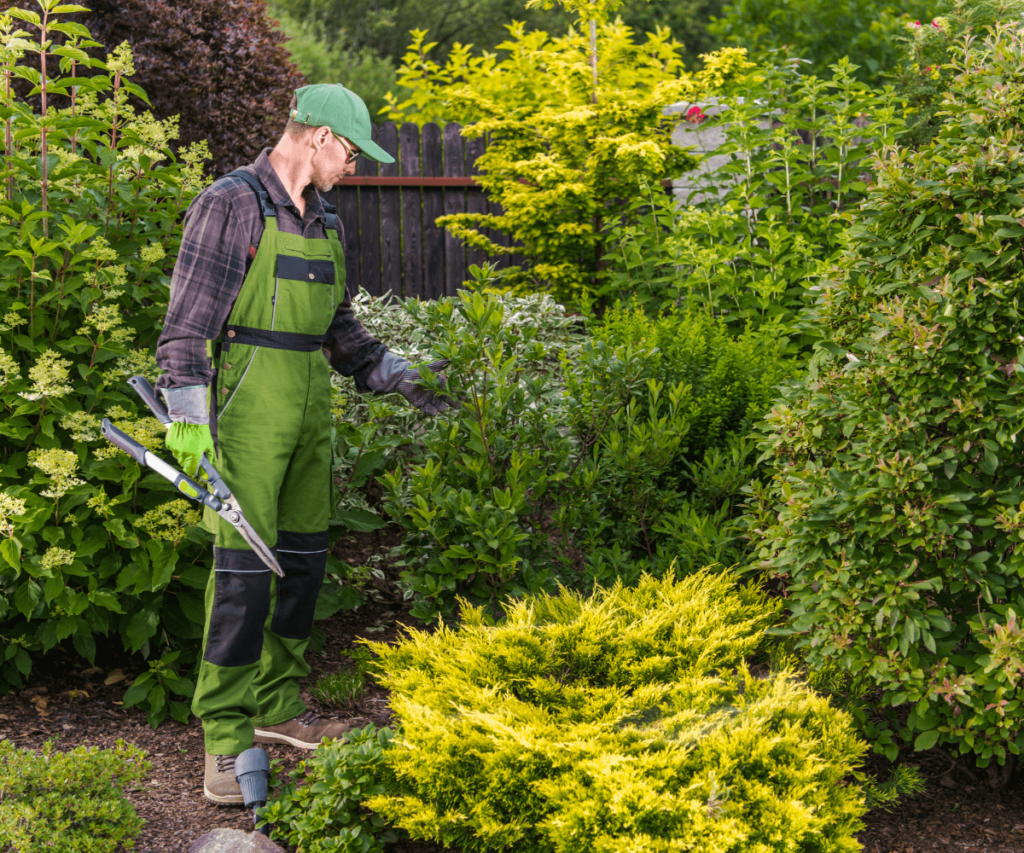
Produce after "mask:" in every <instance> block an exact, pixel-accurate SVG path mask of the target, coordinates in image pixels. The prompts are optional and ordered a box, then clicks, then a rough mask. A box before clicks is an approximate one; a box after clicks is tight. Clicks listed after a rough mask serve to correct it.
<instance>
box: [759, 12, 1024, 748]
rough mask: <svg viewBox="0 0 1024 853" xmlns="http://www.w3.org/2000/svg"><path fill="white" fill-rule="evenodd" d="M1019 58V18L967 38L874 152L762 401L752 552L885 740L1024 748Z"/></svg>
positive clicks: (817, 663)
mask: <svg viewBox="0 0 1024 853" xmlns="http://www.w3.org/2000/svg"><path fill="white" fill-rule="evenodd" d="M1022 73H1024V33H1022V32H1021V30H1019V29H1018V28H1016V27H1013V28H1008V27H1002V28H1000V29H998V30H997V34H996V35H994V36H993V37H991V38H989V39H986V40H985V42H984V43H981V42H970V41H964V42H963V43H962V45H961V51H960V53H959V56H958V57H957V58H956V59H955V61H954V77H953V84H952V88H951V89H950V91H949V92H948V93H947V94H946V96H945V98H944V100H943V104H942V108H943V110H944V111H946V112H947V114H948V117H947V120H946V123H945V125H944V127H943V129H942V130H941V131H940V132H939V134H938V136H937V137H936V138H935V139H934V140H933V141H932V142H931V143H930V144H929V145H927V146H926V147H924V148H923V149H922V150H921V151H920V152H916V153H915V152H914V151H911V150H908V149H906V148H903V147H900V146H890V147H886V148H883V149H882V150H881V151H879V152H878V154H877V161H876V164H875V169H876V175H877V179H878V183H877V185H876V186H874V187H873V188H872V189H871V191H870V194H869V197H868V200H867V201H866V202H865V204H864V206H863V208H862V209H861V210H860V211H859V212H858V213H857V215H856V218H855V224H854V226H853V227H852V228H851V229H850V246H849V249H848V251H847V252H846V253H845V254H844V257H843V259H842V260H841V262H840V263H839V264H838V265H837V268H836V269H835V270H834V271H833V275H832V276H831V278H830V280H827V281H826V282H824V288H823V291H822V297H821V301H820V304H819V306H818V309H817V317H816V322H817V326H818V329H819V330H820V333H821V334H822V335H823V337H824V338H825V342H824V343H823V344H822V345H821V346H820V347H819V348H818V352H817V356H816V359H815V369H814V370H813V371H812V374H811V376H810V377H809V378H807V379H806V380H804V381H801V382H798V383H795V384H794V385H793V386H792V387H791V388H790V389H789V390H788V391H787V392H786V393H785V395H784V398H783V400H782V402H780V403H779V404H778V405H776V407H775V408H774V409H773V410H772V412H771V414H770V415H769V416H768V421H769V430H768V436H767V439H766V440H765V445H764V449H765V450H766V452H767V453H768V454H769V455H771V456H772V457H774V464H775V466H776V469H777V474H776V476H775V479H774V482H773V485H772V488H771V489H769V490H768V491H766V492H763V493H758V494H756V496H755V497H756V500H755V502H754V507H755V514H754V516H753V521H752V526H753V528H754V530H755V533H756V535H757V536H758V537H760V541H761V544H762V550H761V559H762V563H761V565H762V566H764V567H765V568H766V569H767V570H768V571H769V573H770V574H771V575H773V576H775V577H777V578H780V579H781V580H782V581H783V582H784V583H785V586H786V589H787V594H788V603H789V607H790V610H791V613H792V620H791V623H790V629H791V631H793V632H795V633H796V634H797V635H798V636H799V638H800V642H801V644H802V646H803V648H804V650H805V652H806V656H807V660H808V661H809V663H810V665H811V666H812V667H813V668H816V669H823V668H826V667H828V666H830V665H838V666H840V667H841V668H842V669H843V670H845V671H847V672H848V673H849V674H850V676H851V678H852V679H853V680H854V683H855V687H856V686H857V685H859V686H860V687H861V688H863V689H864V690H866V691H868V693H867V696H868V698H870V699H871V700H872V703H873V706H874V709H875V710H876V711H877V714H876V716H874V717H873V718H872V721H871V722H870V723H869V724H868V728H867V731H868V733H869V734H870V735H872V737H873V739H874V740H875V742H876V745H877V746H878V748H879V749H884V750H885V751H886V752H887V753H888V754H890V755H893V756H894V755H895V754H896V752H897V744H896V741H895V740H894V738H895V737H896V736H898V737H899V738H902V739H903V740H905V741H906V742H908V743H909V742H912V743H913V744H914V745H915V747H916V748H917V749H925V748H928V747H931V746H932V745H934V744H936V743H944V744H949V745H951V746H953V747H955V748H957V749H959V751H960V752H962V753H973V754H974V755H975V756H976V757H977V759H978V761H979V763H980V764H982V765H986V764H988V763H989V762H990V761H991V760H993V759H995V760H996V761H998V762H999V763H1000V764H1002V763H1003V762H1004V760H1005V759H1006V758H1007V756H1008V755H1010V754H1013V755H1016V754H1018V753H1019V751H1020V749H1021V747H1022V746H1024V725H1022V723H1024V717H1022V714H1021V711H1020V701H1021V695H1020V687H1019V672H1020V671H1021V669H1022V668H1024V633H1022V630H1021V625H1020V619H1021V616H1022V614H1024V586H1022V582H1021V576H1022V574H1024V558H1022V553H1024V551H1022V548H1021V540H1022V539H1024V532H1022V531H1024V481H1022V471H1024V450H1022V448H1024V444H1022V442H1021V440H1020V430H1021V416H1020V413H1021V400H1022V397H1021V395H1022V389H1024V385H1022V374H1024V367H1022V366H1021V363H1020V362H1021V361H1022V360H1024V337H1021V294H1022V286H1024V260H1022V257H1024V256H1022V254H1021V246H1022V242H1021V241H1022V238H1024V193H1022V187H1024V160H1022V158H1021V153H1020V139H1021V132H1020V125H1021V121H1022V119H1024V113H1022V110H1021V106H1020V100H1019V98H1018V96H1017V95H1018V92H1019V89H1020V82H1019V81H1020V79H1021V74H1022ZM865 701H867V700H865Z"/></svg>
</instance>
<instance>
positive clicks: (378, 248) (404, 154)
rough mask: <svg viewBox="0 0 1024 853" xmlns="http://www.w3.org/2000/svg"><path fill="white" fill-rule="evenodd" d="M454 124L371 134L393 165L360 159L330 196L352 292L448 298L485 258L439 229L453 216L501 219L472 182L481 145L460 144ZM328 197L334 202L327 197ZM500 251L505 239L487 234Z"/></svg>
mask: <svg viewBox="0 0 1024 853" xmlns="http://www.w3.org/2000/svg"><path fill="white" fill-rule="evenodd" d="M461 131H462V128H461V127H460V125H458V124H448V125H445V127H444V129H443V130H442V128H440V127H439V126H438V125H436V124H433V123H430V124H425V125H424V126H423V127H422V129H421V128H420V127H419V126H418V125H415V124H403V125H402V127H401V128H400V129H399V128H398V127H396V126H395V125H394V123H392V122H386V123H384V124H381V125H379V126H375V127H374V128H373V139H374V141H375V142H376V143H377V144H378V145H380V146H381V147H382V148H383V149H384V150H385V151H387V152H388V153H390V154H393V155H394V157H395V162H394V163H390V164H386V165H385V164H383V163H380V164H378V163H376V162H374V161H373V160H370V159H369V158H367V157H360V158H359V161H358V169H357V171H356V174H355V175H353V176H352V177H349V178H345V179H343V181H342V183H341V184H339V185H338V186H336V187H335V188H334V190H333V191H332V192H331V193H329V194H328V199H329V200H330V201H332V202H333V203H334V204H336V205H337V207H338V214H339V215H340V216H341V221H342V223H343V224H344V226H345V272H346V276H347V281H348V284H349V290H350V292H351V293H355V291H356V287H355V286H354V285H355V284H356V283H358V284H359V285H361V286H362V287H363V288H364V289H365V290H366V291H367V292H369V293H370V294H371V295H373V296H380V295H382V294H384V293H389V292H390V293H393V294H395V295H397V296H403V297H406V298H408V297H416V298H419V299H437V298H438V297H441V296H452V295H454V294H455V291H456V290H457V289H458V288H459V287H461V286H462V284H463V282H464V281H465V280H466V278H467V277H468V273H467V270H468V268H469V266H470V265H471V264H480V263H483V262H484V261H485V260H486V259H487V255H486V254H485V253H484V252H483V251H482V250H480V249H474V248H470V247H466V246H465V245H464V244H463V243H462V241H461V240H457V239H455V238H454V237H452V236H451V235H450V234H448V233H447V232H446V231H445V230H444V229H443V228H440V227H438V225H437V224H436V220H437V218H438V217H439V216H442V215H446V214H451V213H496V214H499V215H500V213H501V208H500V207H499V206H498V205H497V204H494V203H493V202H491V201H490V200H489V199H488V198H487V195H486V194H485V193H484V191H483V190H482V189H480V187H479V186H478V185H477V184H476V182H475V181H474V180H473V176H474V175H477V174H479V172H478V170H477V167H476V161H477V159H478V158H479V157H480V155H481V154H483V153H484V150H485V145H486V143H485V141H484V140H483V139H463V138H462V132H461ZM332 195H333V198H331V196H332ZM484 233H485V234H487V235H488V236H489V237H490V238H491V239H492V240H494V242H496V243H498V244H499V245H503V246H508V245H511V244H510V241H509V238H508V237H507V236H506V235H504V234H500V233H498V232H495V231H491V230H490V229H488V230H486V231H485V232H484ZM494 260H495V261H496V262H497V263H498V265H499V266H508V265H510V264H518V263H520V262H521V261H520V259H519V258H517V257H515V256H509V255H503V256H501V257H500V258H496V259H494Z"/></svg>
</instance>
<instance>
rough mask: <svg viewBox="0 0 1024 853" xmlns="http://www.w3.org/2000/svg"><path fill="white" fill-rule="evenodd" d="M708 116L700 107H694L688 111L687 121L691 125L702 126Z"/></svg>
mask: <svg viewBox="0 0 1024 853" xmlns="http://www.w3.org/2000/svg"><path fill="white" fill-rule="evenodd" d="M706 118H707V116H706V115H705V114H704V112H703V110H701V108H700V107H697V106H693V107H690V109H688V110H687V111H686V120H687V121H688V122H690V124H700V123H701V122H702V121H704V119H706Z"/></svg>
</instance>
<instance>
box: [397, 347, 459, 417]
mask: <svg viewBox="0 0 1024 853" xmlns="http://www.w3.org/2000/svg"><path fill="white" fill-rule="evenodd" d="M447 364H448V359H442V360H441V361H435V362H433V363H432V364H428V365H426V369H427V370H432V371H434V373H441V371H442V370H444V368H445V367H446V366H447ZM440 380H441V387H442V388H444V386H445V377H444V374H443V373H442V374H441V376H440ZM419 381H420V368H416V369H414V368H411V367H407V368H406V370H405V373H404V374H403V375H402V378H401V379H400V380H399V381H398V385H397V386H395V390H396V391H397V392H398V393H399V394H401V395H402V396H403V397H405V399H406V400H408V401H409V402H410V403H411V404H412V405H413V406H415V407H416V408H417V409H419V410H420V411H421V412H423V414H425V415H439V414H441V412H446V411H448V409H453V408H455V401H454V400H452V399H451V397H446V396H445V395H444V394H438V393H437V392H436V391H431V390H430V389H429V388H424V387H423V386H422V385H420V384H419Z"/></svg>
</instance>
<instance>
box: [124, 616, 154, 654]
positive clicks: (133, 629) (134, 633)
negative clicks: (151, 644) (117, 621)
mask: <svg viewBox="0 0 1024 853" xmlns="http://www.w3.org/2000/svg"><path fill="white" fill-rule="evenodd" d="M159 621H160V620H159V617H158V616H157V613H156V611H155V610H150V609H148V608H146V609H144V610H139V611H138V612H137V613H135V614H134V615H133V616H132V617H131V619H129V621H128V627H127V628H126V629H125V640H126V641H127V645H128V650H129V651H132V652H137V651H138V650H139V649H141V648H142V645H143V643H145V642H146V641H147V640H148V639H149V638H150V637H152V636H153V635H154V634H155V633H156V629H157V624H158V623H159Z"/></svg>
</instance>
